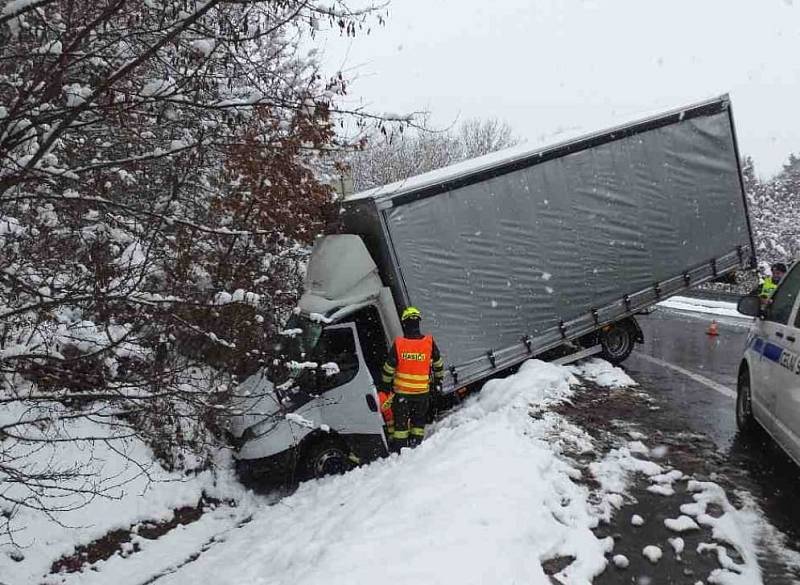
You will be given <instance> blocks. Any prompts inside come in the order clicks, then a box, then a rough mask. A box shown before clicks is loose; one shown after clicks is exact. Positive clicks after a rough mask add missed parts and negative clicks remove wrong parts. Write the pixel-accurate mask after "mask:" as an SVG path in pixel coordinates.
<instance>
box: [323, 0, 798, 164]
mask: <svg viewBox="0 0 800 585" xmlns="http://www.w3.org/2000/svg"><path fill="white" fill-rule="evenodd" d="M325 59H326V66H327V67H328V68H329V69H335V68H337V67H340V66H343V67H344V69H345V70H347V71H349V73H350V74H351V75H355V76H356V77H357V79H356V81H355V82H354V83H353V84H352V85H351V87H350V93H351V95H352V96H353V97H354V98H358V99H359V100H362V101H363V103H365V104H367V105H368V106H370V108H371V109H372V110H374V111H377V112H397V113H406V112H411V111H416V110H429V111H430V112H431V113H432V115H433V120H434V122H435V123H436V124H438V125H440V126H447V125H449V124H451V123H452V122H453V121H454V120H457V119H463V118H470V117H499V118H502V119H505V120H507V121H508V122H509V123H510V124H511V125H512V127H513V128H514V130H515V132H516V133H517V134H518V135H519V136H520V137H522V138H526V139H529V140H530V141H531V142H533V143H535V144H539V143H541V142H543V141H544V142H545V143H546V142H555V141H558V133H559V132H561V131H565V130H566V131H570V132H572V131H574V130H575V129H576V128H579V129H585V130H587V131H591V130H598V129H601V128H603V127H605V126H607V125H609V124H611V123H616V122H619V121H621V120H625V119H628V118H631V119H635V118H636V117H637V116H639V115H641V114H648V113H651V112H656V111H659V110H661V109H668V108H673V107H677V106H682V105H685V104H688V103H692V102H695V101H698V100H701V99H704V98H707V97H712V96H715V95H718V94H721V93H730V94H731V97H732V99H733V106H734V114H735V117H736V125H737V130H738V134H739V142H740V146H741V150H742V152H743V153H745V154H751V155H752V156H753V157H754V158H755V160H756V165H757V166H758V170H759V173H760V174H762V175H765V174H770V173H773V172H775V171H776V170H778V169H779V168H780V165H781V163H782V162H783V160H784V159H785V158H786V157H787V156H788V154H789V152H792V151H795V152H798V151H800V0H795V1H793V0H527V1H525V0H495V1H494V2H488V1H486V0H480V1H478V0H394V1H393V2H392V3H391V5H390V8H389V18H388V20H387V23H386V26H385V27H382V28H381V27H376V28H373V31H372V34H371V35H369V36H359V37H357V38H355V39H351V40H347V41H345V40H341V41H339V40H335V39H331V40H328V41H327V46H326V47H325Z"/></svg>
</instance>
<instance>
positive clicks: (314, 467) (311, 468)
mask: <svg viewBox="0 0 800 585" xmlns="http://www.w3.org/2000/svg"><path fill="white" fill-rule="evenodd" d="M351 467H352V465H351V463H350V458H349V456H348V450H347V448H346V447H345V446H344V445H343V444H342V442H341V441H337V440H335V439H322V440H318V441H315V442H313V443H311V444H310V445H309V446H308V447H307V448H305V449H303V453H302V455H301V458H300V461H299V466H298V471H299V474H298V475H299V479H300V481H306V480H309V479H319V478H321V477H325V476H327V475H341V474H342V473H344V472H345V471H348V470H349V469H350V468H351Z"/></svg>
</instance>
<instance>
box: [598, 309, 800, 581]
mask: <svg viewBox="0 0 800 585" xmlns="http://www.w3.org/2000/svg"><path fill="white" fill-rule="evenodd" d="M711 319H718V320H719V335H718V336H709V335H707V333H706V332H707V329H708V327H709V324H710V321H711ZM639 322H640V324H641V327H642V330H643V332H644V335H645V343H644V344H643V345H642V346H640V347H639V348H637V351H636V352H635V353H634V354H633V355H632V356H631V358H630V359H629V360H628V361H627V362H626V363H625V370H626V371H627V372H628V373H629V374H630V375H631V376H632V377H633V378H634V379H635V380H637V381H638V382H639V384H640V386H641V388H642V390H643V391H644V393H646V394H647V395H649V397H650V398H651V399H652V400H653V401H654V404H656V405H657V406H654V407H650V408H647V409H645V410H643V411H642V410H640V412H641V417H640V419H641V422H642V423H643V424H644V425H646V426H649V427H651V428H653V427H656V428H658V429H659V433H660V434H661V435H662V437H664V441H665V442H667V443H669V438H670V437H672V439H675V438H679V437H683V436H686V437H690V438H691V440H692V442H693V455H694V465H695V467H696V468H697V469H700V470H701V471H702V472H705V473H708V474H710V475H712V476H715V480H717V481H720V482H721V483H723V484H725V485H726V486H727V488H728V491H729V492H731V493H738V494H740V495H741V497H742V498H744V499H748V498H752V501H754V502H755V503H756V504H757V506H758V508H760V510H761V512H762V513H763V515H764V517H765V518H766V519H767V521H768V522H769V524H771V525H772V526H774V527H775V528H776V529H777V531H778V532H779V533H780V534H777V540H778V541H781V540H782V541H783V542H782V543H781V547H780V548H785V549H788V550H789V551H794V552H795V553H797V552H800V506H798V505H797V494H798V491H800V469H798V467H797V466H796V465H794V464H793V463H792V462H791V461H790V460H789V459H788V457H787V456H786V455H785V454H783V452H782V451H780V449H778V448H777V447H776V446H775V445H774V444H773V443H772V442H771V441H770V440H769V439H768V438H767V437H760V438H757V439H756V440H746V439H744V438H742V437H740V436H739V435H738V433H737V430H736V422H735V418H734V404H735V390H736V375H737V369H738V365H739V361H740V359H741V355H742V348H743V346H744V343H745V337H746V335H747V330H748V326H749V323H748V321H747V320H745V319H736V318H730V317H728V318H725V317H723V318H719V317H714V316H713V315H703V314H698V313H684V312H678V311H672V310H665V309H658V310H657V311H655V312H654V313H652V314H650V315H646V316H641V317H640V318H639ZM687 442H688V441H687ZM703 459H704V461H701V460H703ZM685 465H688V466H691V465H692V463H690V462H687V463H686V464H685ZM716 476H718V477H716ZM651 505H658V504H657V501H656V500H654V501H653V502H651ZM781 535H782V536H781ZM775 536H776V535H774V534H772V535H770V537H771V538H773V537H775ZM773 540H774V538H773ZM766 548H769V547H768V546H767V547H766ZM761 561H762V562H761V564H762V571H763V572H764V582H765V583H798V582H800V574H799V573H798V572H797V570H796V569H794V568H792V569H790V568H788V567H787V566H786V559H785V558H783V557H781V556H780V555H775V554H774V551H773V552H769V551H767V552H765V553H764V554H763V555H762V559H761ZM609 582H613V581H609Z"/></svg>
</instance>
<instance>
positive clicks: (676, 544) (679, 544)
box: [667, 536, 686, 560]
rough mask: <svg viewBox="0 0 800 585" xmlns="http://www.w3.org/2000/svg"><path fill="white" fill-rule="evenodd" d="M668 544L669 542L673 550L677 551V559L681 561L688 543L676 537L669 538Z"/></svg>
mask: <svg viewBox="0 0 800 585" xmlns="http://www.w3.org/2000/svg"><path fill="white" fill-rule="evenodd" d="M667 542H669V544H670V546H672V550H674V551H675V557H676V558H677V559H678V560H680V559H681V555H682V554H683V551H684V549H685V548H686V543H685V542H684V540H683V539H682V538H681V537H680V536H676V537H675V538H668V539H667Z"/></svg>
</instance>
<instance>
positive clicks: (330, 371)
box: [320, 362, 340, 376]
mask: <svg viewBox="0 0 800 585" xmlns="http://www.w3.org/2000/svg"><path fill="white" fill-rule="evenodd" d="M320 367H321V368H322V371H323V372H325V375H326V376H335V375H336V374H338V373H339V372H340V370H339V364H337V363H335V362H328V363H326V364H322V365H321V366H320Z"/></svg>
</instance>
